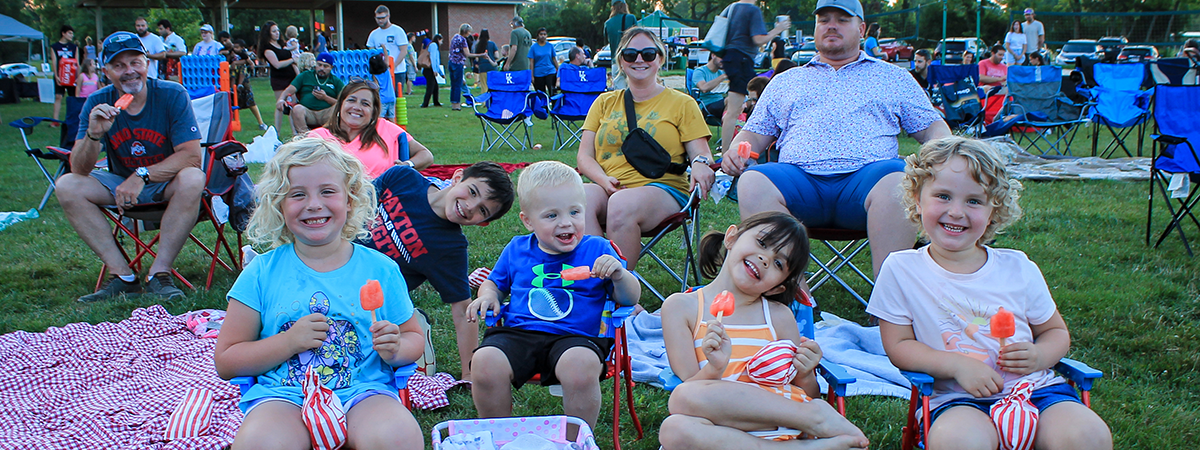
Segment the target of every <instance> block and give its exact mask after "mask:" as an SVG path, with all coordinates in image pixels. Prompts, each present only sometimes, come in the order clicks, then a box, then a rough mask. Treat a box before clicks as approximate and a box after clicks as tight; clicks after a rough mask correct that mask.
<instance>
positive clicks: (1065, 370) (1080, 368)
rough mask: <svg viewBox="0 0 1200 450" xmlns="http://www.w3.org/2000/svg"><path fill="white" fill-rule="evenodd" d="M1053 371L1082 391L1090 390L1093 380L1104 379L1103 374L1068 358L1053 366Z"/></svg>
mask: <svg viewBox="0 0 1200 450" xmlns="http://www.w3.org/2000/svg"><path fill="white" fill-rule="evenodd" d="M1054 370H1055V371H1056V372H1058V373H1059V374H1060V375H1062V376H1064V377H1066V378H1067V379H1068V380H1071V382H1073V383H1075V386H1078V387H1079V389H1080V390H1084V391H1090V390H1092V383H1094V382H1095V381H1094V380H1097V379H1100V378H1103V377H1104V372H1101V371H1099V370H1096V369H1093V368H1091V367H1090V366H1088V365H1087V364H1084V363H1082V362H1079V361H1076V360H1073V359H1070V358H1063V359H1060V360H1059V361H1058V364H1055V365H1054Z"/></svg>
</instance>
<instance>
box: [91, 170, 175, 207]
mask: <svg viewBox="0 0 1200 450" xmlns="http://www.w3.org/2000/svg"><path fill="white" fill-rule="evenodd" d="M90 175H91V176H92V178H95V179H96V181H99V182H100V184H101V185H103V186H104V188H105V189H108V193H109V194H112V196H113V197H114V198H115V197H116V196H117V195H116V192H117V186H120V185H121V183H124V182H125V180H126V177H123V176H120V175H117V174H115V173H112V172H109V171H107V170H93V171H92V172H91V173H90ZM166 189H167V183H148V184H146V187H144V188H142V192H141V193H140V194H138V198H137V202H136V204H138V205H142V204H147V203H162V202H163V201H164V199H163V191H164V190H166ZM111 206H118V205H111Z"/></svg>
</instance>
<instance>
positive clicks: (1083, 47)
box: [1054, 39, 1104, 66]
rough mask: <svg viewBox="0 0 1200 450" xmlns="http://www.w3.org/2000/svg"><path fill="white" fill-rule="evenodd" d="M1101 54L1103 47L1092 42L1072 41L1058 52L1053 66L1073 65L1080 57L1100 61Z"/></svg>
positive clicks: (1086, 40) (1087, 40) (1089, 40)
mask: <svg viewBox="0 0 1200 450" xmlns="http://www.w3.org/2000/svg"><path fill="white" fill-rule="evenodd" d="M1103 54H1104V47H1103V46H1101V45H1100V44H1099V43H1098V42H1096V41H1094V40H1091V39H1072V40H1069V41H1067V45H1064V46H1063V48H1062V50H1060V51H1059V52H1058V57H1056V58H1054V65H1056V66H1068V65H1074V64H1075V59H1076V58H1078V57H1080V56H1086V57H1088V58H1096V59H1100V58H1101V56H1102V55H1103Z"/></svg>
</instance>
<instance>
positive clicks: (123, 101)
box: [113, 94, 133, 109]
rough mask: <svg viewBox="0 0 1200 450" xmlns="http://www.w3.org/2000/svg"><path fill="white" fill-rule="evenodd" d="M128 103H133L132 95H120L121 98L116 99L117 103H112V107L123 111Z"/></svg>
mask: <svg viewBox="0 0 1200 450" xmlns="http://www.w3.org/2000/svg"><path fill="white" fill-rule="evenodd" d="M130 103H133V94H125V95H122V96H121V98H119V99H117V102H116V103H113V106H115V107H116V108H117V109H125V108H128V107H129V104H130Z"/></svg>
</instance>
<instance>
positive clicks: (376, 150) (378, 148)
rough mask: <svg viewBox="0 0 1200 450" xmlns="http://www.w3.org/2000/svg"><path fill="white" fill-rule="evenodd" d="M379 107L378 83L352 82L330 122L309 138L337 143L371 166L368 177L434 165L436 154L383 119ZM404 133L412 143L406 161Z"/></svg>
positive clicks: (340, 98) (312, 133)
mask: <svg viewBox="0 0 1200 450" xmlns="http://www.w3.org/2000/svg"><path fill="white" fill-rule="evenodd" d="M379 107H380V103H379V90H378V88H377V87H376V85H375V82H373V81H352V82H350V84H348V85H346V87H345V88H344V89H342V93H341V95H339V96H338V100H337V103H336V104H334V105H333V116H331V117H330V118H329V122H328V123H326V124H325V126H324V127H321V128H317V129H315V130H312V131H311V132H310V133H309V135H310V136H316V137H320V138H323V139H326V140H330V141H335V142H337V143H338V144H339V145H341V147H342V150H345V151H346V152H348V153H350V154H351V155H354V156H355V157H356V158H358V159H359V161H362V162H363V165H365V166H367V174H368V175H370V177H371V178H372V179H374V178H377V177H379V176H380V175H382V174H383V173H384V172H387V170H388V169H390V168H392V166H401V165H407V166H412V167H414V168H416V169H417V170H421V169H424V168H426V167H429V166H430V165H432V164H433V153H431V152H430V151H429V149H427V148H425V146H424V145H421V143H420V142H417V140H416V139H413V137H412V135H411V134H407V133H405V132H404V129H403V128H400V126H399V125H396V124H394V123H392V122H389V121H387V120H379ZM401 134H404V135H405V136H406V139H407V140H408V151H409V155H408V159H402V158H401V155H400V145H398V144H399V142H400V136H401ZM364 143H365V144H364Z"/></svg>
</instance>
